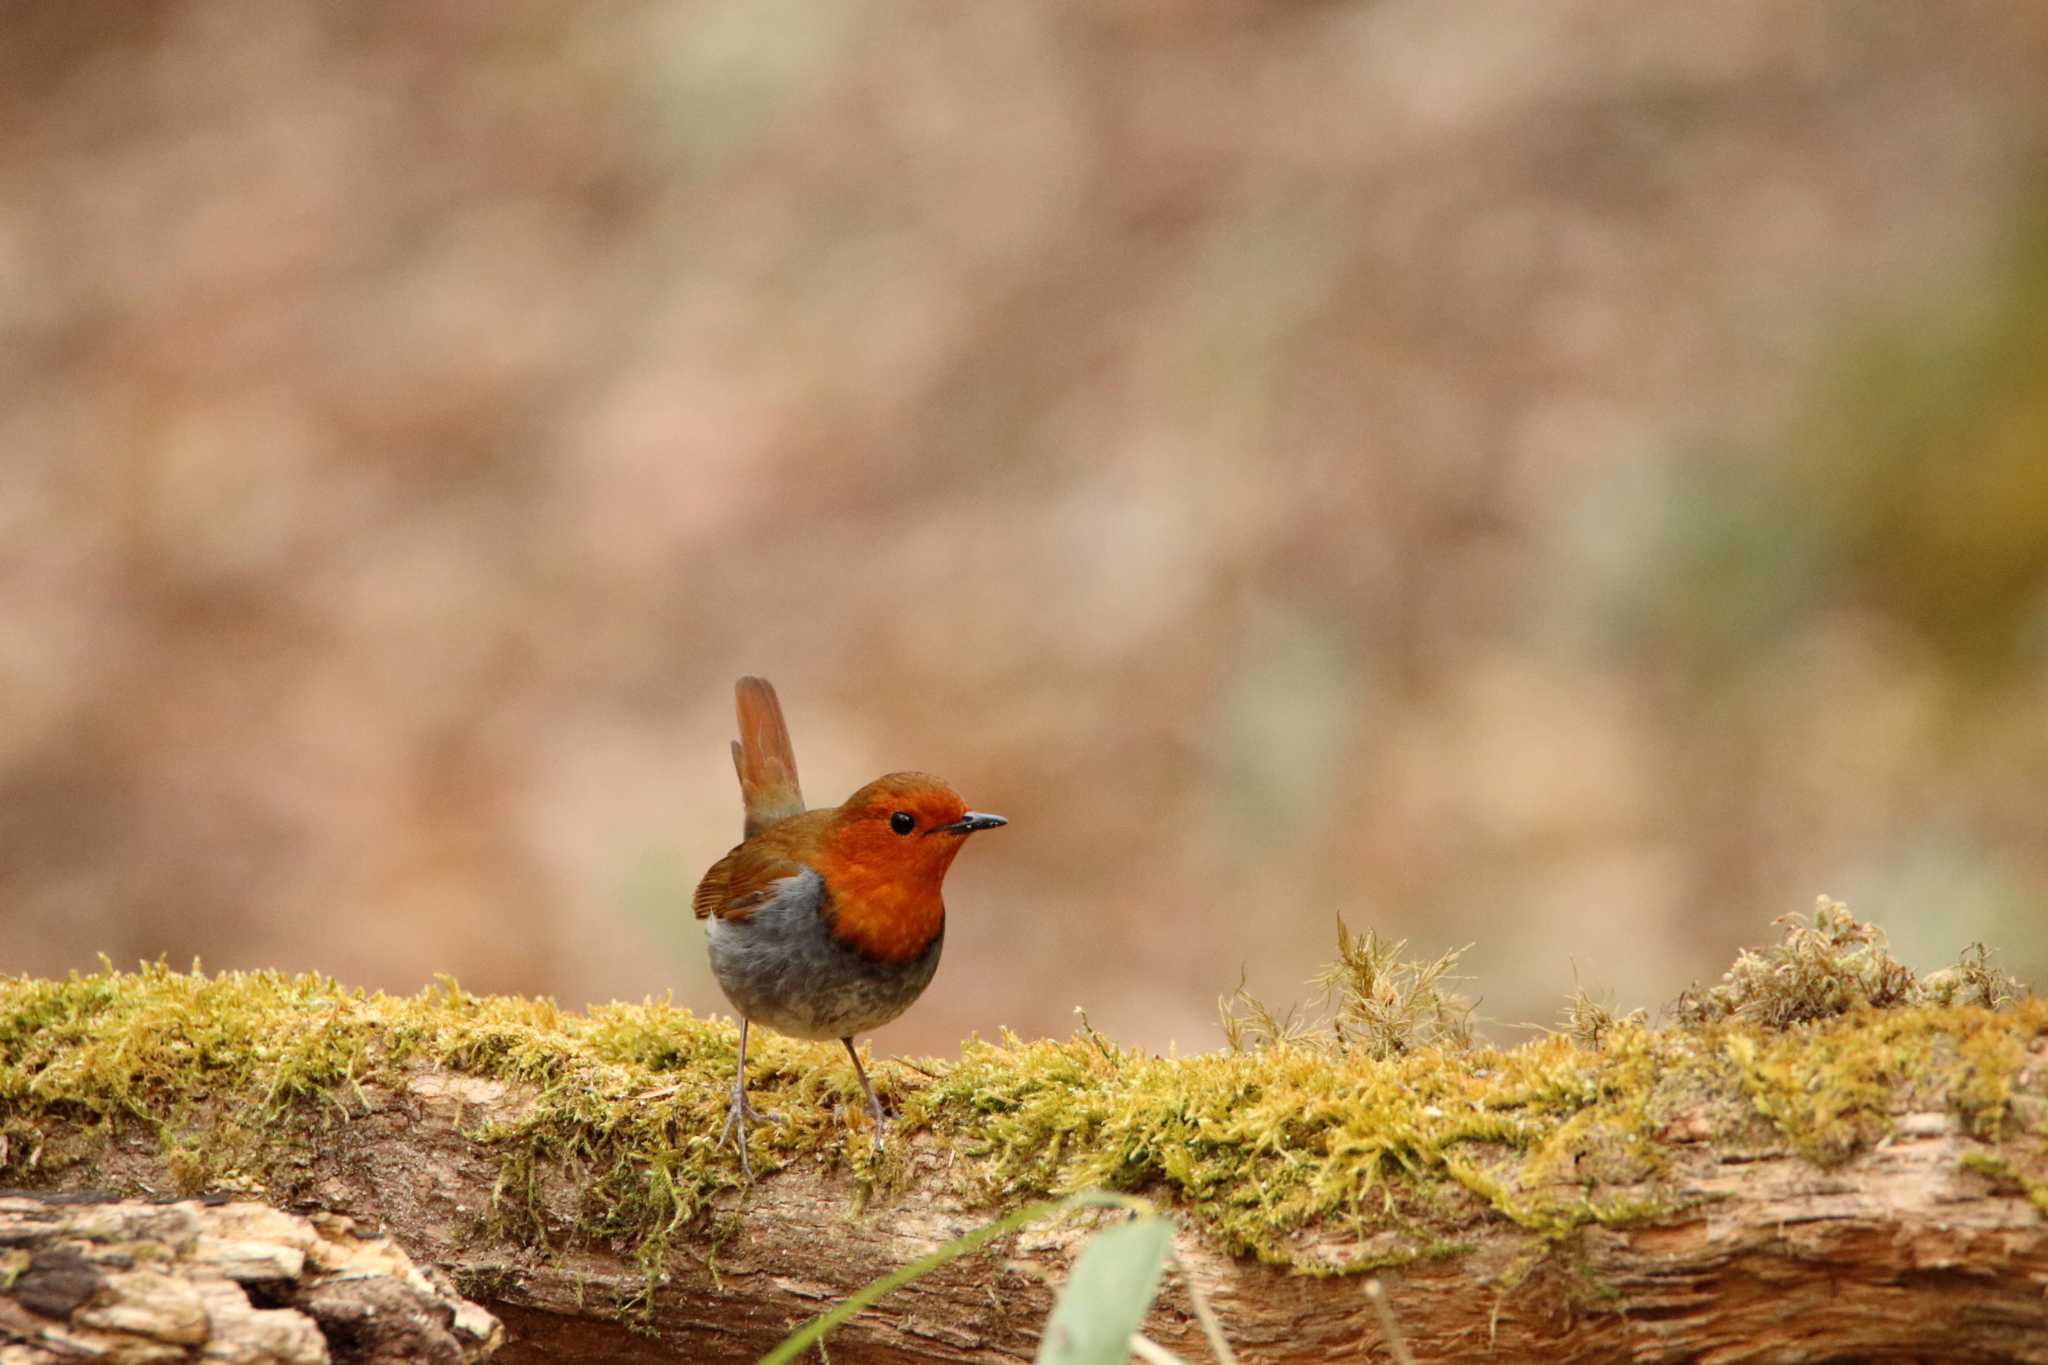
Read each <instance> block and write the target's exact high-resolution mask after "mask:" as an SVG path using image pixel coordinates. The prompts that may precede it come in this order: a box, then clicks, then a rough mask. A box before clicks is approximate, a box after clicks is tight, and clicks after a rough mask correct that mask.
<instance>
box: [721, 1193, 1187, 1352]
mask: <svg viewBox="0 0 2048 1365" xmlns="http://www.w3.org/2000/svg"><path fill="white" fill-rule="evenodd" d="M1087 1207H1098V1208H1099V1207H1111V1208H1129V1209H1136V1210H1139V1211H1141V1212H1147V1213H1149V1212H1150V1210H1151V1206H1150V1205H1149V1204H1147V1203H1145V1202H1144V1201H1143V1200H1141V1199H1134V1198H1130V1197H1128V1196H1125V1195H1115V1194H1103V1193H1099V1192H1097V1191H1093V1190H1085V1191H1083V1192H1082V1193H1080V1194H1071V1195H1068V1196H1067V1197H1066V1198H1065V1199H1047V1200H1043V1201H1041V1202H1039V1203H1036V1204H1026V1205H1025V1206H1024V1207H1023V1208H1021V1209H1013V1210H1011V1211H1010V1212H1009V1213H1007V1214H1004V1215H1003V1216H1002V1217H1001V1218H998V1219H997V1220H996V1221H995V1222H993V1223H989V1224H987V1225H985V1226H983V1227H978V1228H976V1229H974V1231H972V1232H969V1233H965V1234H963V1235H962V1236H959V1237H956V1238H954V1239H953V1240H952V1241H950V1242H948V1243H946V1244H945V1245H944V1246H942V1247H940V1248H938V1249H937V1250H936V1251H933V1252H931V1253H930V1254H929V1255H925V1256H920V1257H918V1258H917V1259H916V1260H914V1261H912V1262H911V1263H910V1264H908V1265H906V1266H903V1267H901V1268H900V1269H897V1270H892V1271H890V1272H889V1273H888V1274H887V1275H884V1276H882V1278H880V1279H879V1280H876V1281H874V1282H873V1283H871V1284H869V1285H866V1286H864V1287H863V1288H861V1289H858V1290H856V1291H854V1292H853V1293H852V1294H850V1295H848V1296H847V1298H846V1300H845V1302H843V1303H840V1304H837V1305H835V1306H834V1307H833V1308H832V1309H831V1310H830V1311H829V1312H825V1313H821V1314H819V1315H818V1316H817V1317H815V1318H812V1319H811V1320H810V1321H809V1322H807V1323H805V1324H804V1325H803V1326H801V1327H799V1328H797V1329H796V1331H794V1332H792V1333H790V1334H789V1335H788V1336H787V1337H785V1338H783V1340H782V1342H781V1343H780V1344H779V1345H777V1346H776V1348H775V1349H774V1350H772V1351H770V1352H769V1353H768V1354H767V1355H765V1356H762V1357H761V1360H760V1365H787V1362H789V1361H792V1360H795V1359H796V1358H797V1357H798V1356H800V1355H802V1354H803V1353H804V1352H805V1351H807V1350H809V1349H810V1348H811V1347H812V1346H814V1345H816V1344H817V1343H818V1342H820V1341H823V1340H824V1339H825V1334H826V1333H827V1332H829V1331H831V1330H832V1329H833V1328H834V1327H837V1326H838V1325H839V1324H840V1323H842V1322H845V1321H846V1320H847V1319H848V1318H850V1317H852V1316H853V1315H854V1314H855V1313H858V1312H859V1311H860V1310H861V1309H863V1308H866V1307H867V1306H868V1305H869V1304H871V1303H874V1302H875V1301H876V1300H878V1299H880V1298H882V1297H883V1296H884V1295H886V1294H889V1293H892V1292H894V1291H895V1290H898V1289H901V1288H902V1287H903V1286H904V1285H906V1284H909V1283H910V1282H911V1281H912V1280H914V1279H916V1278H917V1277H918V1276H920V1275H927V1274H930V1273H931V1272H932V1271H934V1270H937V1269H938V1268H939V1267H940V1266H942V1265H945V1264H946V1263H947V1262H949V1261H957V1260H958V1259H960V1258H961V1257H962V1256H965V1255H967V1254H968V1253H969V1252H973V1251H979V1250H980V1249H981V1248H982V1247H985V1246H987V1245H988V1244H989V1243H990V1242H993V1241H994V1240H995V1239H996V1238H998V1237H1001V1236H1003V1235H1004V1234H1005V1233H1011V1232H1015V1231H1016V1230H1017V1229H1018V1228H1021V1227H1023V1226H1024V1225H1026V1224H1027V1223H1036V1222H1038V1221H1039V1220H1040V1219H1043V1218H1052V1217H1056V1216H1058V1215H1059V1214H1062V1213H1066V1212H1068V1211H1070V1210H1072V1209H1077V1208H1087Z"/></svg>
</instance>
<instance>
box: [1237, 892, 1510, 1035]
mask: <svg viewBox="0 0 2048 1365" xmlns="http://www.w3.org/2000/svg"><path fill="white" fill-rule="evenodd" d="M1407 947H1408V941H1407V940H1406V939H1400V940H1398V941H1395V942H1391V943H1390V942H1388V941H1387V940H1385V939H1383V938H1381V937H1379V935H1377V934H1376V933H1374V932H1373V931H1372V930H1370V929H1368V930H1366V931H1365V933H1363V934H1353V933H1352V932H1351V926H1349V925H1348V924H1346V923H1345V922H1344V921H1343V919H1342V918H1341V917H1340V918H1339V919H1338V920H1337V960H1336V961H1335V962H1332V963H1331V964H1330V965H1329V966H1327V967H1325V968H1324V969H1323V970H1322V971H1321V972H1319V973H1318V974H1317V975H1316V977H1315V979H1314V980H1313V981H1311V982H1310V985H1312V986H1313V987H1314V988H1315V996H1314V998H1313V999H1312V1001H1311V1003H1310V1006H1309V1009H1308V1011H1307V1012H1306V1013H1304V1012H1302V1011H1300V1010H1296V1009H1290V1010H1288V1011H1287V1012H1286V1013H1285V1014H1284V1015H1276V1014H1275V1013H1274V1012H1273V1011H1272V1010H1271V1009H1269V1008H1268V1007H1267V1006H1266V1005H1265V1004H1264V1003H1262V1002H1261V1001H1260V1000H1258V999H1257V998H1256V997H1254V996H1253V995H1252V994H1251V993H1250V992H1248V991H1247V990H1245V988H1244V983H1243V982H1241V981H1240V982H1239V983H1238V987H1237V989H1236V990H1235V991H1234V992H1232V993H1231V994H1229V995H1227V996H1224V997H1223V998H1222V999H1220V1000H1218V1001H1217V1002H1216V1009H1217V1014H1218V1015H1219V1016H1220V1022H1221V1024H1222V1026H1223V1041H1224V1043H1225V1044H1226V1045H1227V1046H1228V1047H1229V1048H1230V1050H1231V1051H1232V1052H1244V1051H1247V1050H1248V1049H1251V1048H1255V1047H1263V1046H1267V1045H1269V1044H1273V1043H1293V1044H1309V1045H1314V1046H1318V1047H1321V1048H1324V1049H1326V1050H1328V1051H1331V1052H1336V1053H1347V1052H1359V1053H1362V1054H1363V1055H1365V1056H1367V1057H1376V1058H1387V1057H1398V1056H1401V1055H1403V1054H1405V1053H1409V1052H1414V1051H1417V1050H1420V1049H1425V1048H1450V1049H1456V1050H1462V1049H1465V1048H1469V1047H1470V1046H1471V1045H1472V1002H1471V1001H1469V1000H1467V999H1466V998H1465V997H1464V996H1462V995H1460V994H1458V993H1457V992H1456V991H1453V990H1451V989H1449V983H1450V982H1452V981H1454V980H1456V979H1457V978H1456V977H1454V976H1452V975H1451V973H1452V971H1453V969H1455V968H1456V967H1457V965H1458V959H1459V958H1460V957H1462V956H1463V955H1464V950H1463V949H1459V948H1453V949H1452V950H1450V951H1449V952H1447V953H1445V954H1443V956H1441V957H1439V958H1437V959H1435V960H1434V961H1431V962H1416V961H1411V960H1410V959H1407V958H1404V957H1402V956H1401V954H1402V953H1403V952H1404V951H1405V950H1406V949H1407Z"/></svg>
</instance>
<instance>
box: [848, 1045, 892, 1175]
mask: <svg viewBox="0 0 2048 1365" xmlns="http://www.w3.org/2000/svg"><path fill="white" fill-rule="evenodd" d="M839 1041H840V1042H842V1043H844V1044H845V1045H846V1055H847V1056H849V1057H851V1058H853V1074H854V1075H856V1076H858V1077H860V1088H861V1089H862V1090H863V1091H865V1092H866V1093H867V1097H868V1112H869V1113H870V1114H873V1115H874V1116H875V1152H876V1154H877V1155H880V1153H881V1150H882V1130H883V1129H884V1128H886V1127H888V1126H889V1120H888V1118H887V1117H886V1116H884V1115H883V1113H882V1102H881V1101H880V1100H878V1099H876V1098H875V1088H874V1087H873V1086H872V1085H869V1084H868V1073H867V1071H866V1069H865V1068H863V1067H862V1066H861V1064H860V1054H859V1053H858V1052H855V1051H854V1050H853V1039H851V1038H841V1039H840V1040H839Z"/></svg>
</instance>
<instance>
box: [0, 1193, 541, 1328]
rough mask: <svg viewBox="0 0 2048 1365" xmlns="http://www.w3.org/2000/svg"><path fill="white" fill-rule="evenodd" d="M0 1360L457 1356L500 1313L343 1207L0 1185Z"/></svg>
mask: <svg viewBox="0 0 2048 1365" xmlns="http://www.w3.org/2000/svg"><path fill="white" fill-rule="evenodd" d="M0 1248H4V1250H0V1286H4V1289H0V1365H59V1362H65V1361H78V1360H104V1361H112V1362H119V1363H120V1365H155V1363H156V1362H174V1361H187V1360H194V1361H196V1360H209V1361H234V1362H242V1363H243V1365H328V1362H330V1361H338V1360H345V1361H351V1362H360V1365H385V1363H386V1362H389V1363H390V1365H399V1362H407V1361H417V1362H424V1365H466V1363H467V1362H471V1361H479V1360H483V1359H485V1358H487V1357H488V1356H489V1355H490V1354H491V1353H492V1352H493V1351H494V1350H496V1348H497V1347H498V1346H499V1345H500V1344H501V1343H502V1341H503V1335H504V1334H503V1332H502V1330H501V1329H500V1327H499V1325H498V1323H497V1321H496V1320H495V1319H494V1318H492V1317H491V1315H490V1314H488V1313H486V1312H485V1311H484V1310H483V1309H481V1308H479V1307H477V1306H476V1305H475V1304H473V1303H469V1302H467V1301H465V1300H464V1299H462V1298H461V1297H460V1296H458V1295H457V1294H455V1293H454V1291H453V1288H452V1287H451V1286H450V1285H449V1283H448V1281H447V1278H446V1276H445V1275H443V1274H441V1273H439V1272H427V1271H422V1270H421V1269H420V1268H419V1267H418V1266H416V1265H414V1264H413V1262H412V1260H411V1259H410V1258H409V1257H407V1255H406V1254H405V1252H404V1251H403V1250H401V1249H399V1248H398V1247H397V1246H396V1245H394V1244H393V1243H392V1242H391V1240H390V1239H389V1238H386V1237H381V1236H371V1235H366V1234H364V1233H362V1232H360V1231H359V1230H358V1229H357V1228H356V1227H355V1225H354V1224H353V1223H352V1222H350V1221H349V1220H348V1219H346V1218H341V1217H338V1216H335V1215H332V1214H321V1215H316V1216H314V1217H311V1218H301V1217H295V1216H293V1215H290V1214H285V1213H280V1212H278V1211H276V1210H274V1209H270V1208H266V1207H265V1206H263V1205H261V1204H248V1203H211V1202H200V1201H189V1200H188V1201H185V1202H181V1203H170V1204H158V1203H144V1202H140V1201H133V1200H128V1201H123V1200H116V1199H112V1198H110V1197H107V1196H103V1195H97V1194H92V1193H83V1194H71V1195H59V1196H54V1197H53V1196H46V1195H36V1194H30V1193H26V1192H23V1191H8V1192H4V1193H0Z"/></svg>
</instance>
